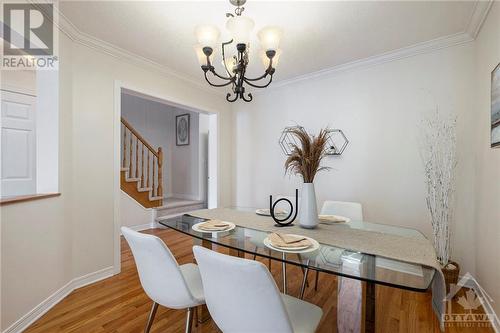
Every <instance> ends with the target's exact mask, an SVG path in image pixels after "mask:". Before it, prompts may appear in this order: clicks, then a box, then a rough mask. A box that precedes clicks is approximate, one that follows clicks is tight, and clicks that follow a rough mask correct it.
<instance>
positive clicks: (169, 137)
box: [114, 82, 219, 274]
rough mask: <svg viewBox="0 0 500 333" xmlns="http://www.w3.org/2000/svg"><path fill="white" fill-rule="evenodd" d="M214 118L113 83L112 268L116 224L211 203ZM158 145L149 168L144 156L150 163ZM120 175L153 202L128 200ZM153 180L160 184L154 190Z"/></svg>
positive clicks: (144, 223)
mask: <svg viewBox="0 0 500 333" xmlns="http://www.w3.org/2000/svg"><path fill="white" fill-rule="evenodd" d="M218 121H219V119H218V115H217V113H216V112H213V111H207V110H202V109H199V108H195V107H192V106H188V105H183V104H180V103H177V102H174V101H172V100H169V99H168V98H166V97H163V96H159V95H155V94H151V93H148V92H144V91H140V90H138V89H135V88H131V87H129V86H125V85H123V84H121V83H118V82H117V83H116V85H115V130H114V138H115V140H114V141H115V186H114V188H115V198H114V213H115V216H114V224H115V246H114V252H115V257H114V266H115V273H116V274H117V273H119V271H120V228H121V226H127V227H131V228H132V229H135V230H144V229H149V228H153V227H157V226H158V225H157V223H156V221H157V220H158V219H162V218H171V217H173V216H178V215H182V214H184V213H185V212H187V211H192V210H195V209H202V208H207V207H210V208H214V207H217V202H218V199H217V198H218V188H219V187H218V185H217V183H218V176H217V174H218V147H217V146H218V144H219V140H218ZM125 125H126V126H125ZM144 147H147V149H146V148H144ZM160 148H161V149H160ZM148 149H149V150H148ZM159 150H161V151H162V154H161V155H162V161H163V164H162V165H161V167H157V169H156V170H155V169H154V168H151V167H150V166H149V164H148V162H149V156H151V158H152V161H153V162H152V164H153V165H155V158H156V157H158V154H156V155H155V154H154V152H158V151H159ZM143 151H145V155H144V153H143ZM150 153H151V155H149V154H150ZM144 156H147V158H145V157H144ZM141 158H142V159H141ZM137 159H138V160H139V161H137ZM150 174H152V176H150ZM159 174H160V175H161V179H159V176H158V175H159ZM124 175H126V177H124ZM144 175H146V176H144ZM124 179H126V180H127V179H128V180H130V181H134V182H136V184H137V186H132V187H130V186H129V188H133V187H136V188H137V189H138V190H139V192H141V193H142V196H143V197H144V193H150V194H149V198H151V199H152V200H153V201H154V200H156V201H155V202H158V204H157V205H152V206H150V207H147V206H145V205H142V206H141V203H140V202H139V201H140V200H134V199H137V198H134V196H133V195H129V194H130V193H127V191H126V189H125V188H124V187H123V182H124ZM134 184H135V183H134ZM150 184H153V187H151V186H150ZM158 184H160V186H161V190H160V191H159V190H158V187H159V185H158ZM146 197H148V195H146Z"/></svg>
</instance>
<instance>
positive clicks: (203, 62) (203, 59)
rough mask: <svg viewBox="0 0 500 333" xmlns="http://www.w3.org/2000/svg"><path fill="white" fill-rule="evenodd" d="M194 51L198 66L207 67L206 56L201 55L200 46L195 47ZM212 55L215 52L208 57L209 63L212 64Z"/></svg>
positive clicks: (201, 49)
mask: <svg viewBox="0 0 500 333" xmlns="http://www.w3.org/2000/svg"><path fill="white" fill-rule="evenodd" d="M194 51H195V52H196V57H198V62H199V63H200V66H204V65H207V56H206V55H205V53H203V47H202V46H201V45H195V47H194ZM214 53H215V52H213V53H212V54H211V55H210V57H209V58H210V63H212V62H213V60H214Z"/></svg>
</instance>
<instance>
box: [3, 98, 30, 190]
mask: <svg viewBox="0 0 500 333" xmlns="http://www.w3.org/2000/svg"><path fill="white" fill-rule="evenodd" d="M35 102H36V97H34V96H30V95H25V94H19V93H13V92H7V91H2V108H1V110H2V116H1V123H0V124H1V149H2V151H1V159H2V161H1V168H2V169H1V180H2V183H1V189H0V195H1V196H2V197H7V196H13V195H25V194H35V193H36V136H35Z"/></svg>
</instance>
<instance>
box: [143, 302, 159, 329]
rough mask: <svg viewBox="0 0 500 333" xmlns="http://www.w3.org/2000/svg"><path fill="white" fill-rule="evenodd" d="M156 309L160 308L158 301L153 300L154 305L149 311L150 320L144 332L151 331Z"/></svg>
mask: <svg viewBox="0 0 500 333" xmlns="http://www.w3.org/2000/svg"><path fill="white" fill-rule="evenodd" d="M156 310H158V303H156V302H153V306H152V307H151V311H150V312H149V318H148V322H147V323H146V327H145V328H144V333H149V330H150V329H151V326H152V325H153V320H154V319H155V315H156Z"/></svg>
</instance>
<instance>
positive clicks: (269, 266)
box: [267, 250, 272, 271]
mask: <svg viewBox="0 0 500 333" xmlns="http://www.w3.org/2000/svg"><path fill="white" fill-rule="evenodd" d="M269 256H271V250H269ZM271 261H272V260H271V258H269V259H268V261H267V267H268V268H269V271H271Z"/></svg>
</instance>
